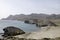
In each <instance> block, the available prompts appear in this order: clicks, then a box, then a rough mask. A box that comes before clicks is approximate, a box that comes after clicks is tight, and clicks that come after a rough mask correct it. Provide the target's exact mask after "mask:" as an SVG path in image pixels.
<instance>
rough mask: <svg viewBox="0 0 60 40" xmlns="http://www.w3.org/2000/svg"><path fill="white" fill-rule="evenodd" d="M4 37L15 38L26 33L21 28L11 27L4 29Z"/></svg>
mask: <svg viewBox="0 0 60 40" xmlns="http://www.w3.org/2000/svg"><path fill="white" fill-rule="evenodd" d="M3 31H4V35H3V36H5V37H6V36H15V35H20V34H25V32H24V31H23V30H21V29H19V28H16V27H13V26H9V27H6V28H4V29H3Z"/></svg>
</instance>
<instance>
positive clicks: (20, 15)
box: [2, 13, 60, 21]
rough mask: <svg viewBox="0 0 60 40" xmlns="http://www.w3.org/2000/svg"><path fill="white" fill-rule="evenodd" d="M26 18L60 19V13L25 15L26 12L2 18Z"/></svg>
mask: <svg viewBox="0 0 60 40" xmlns="http://www.w3.org/2000/svg"><path fill="white" fill-rule="evenodd" d="M26 19H60V14H57V15H56V14H51V15H48V14H42V13H41V14H34V13H32V14H30V15H24V14H18V15H9V16H8V17H7V18H2V20H22V21H24V20H26Z"/></svg>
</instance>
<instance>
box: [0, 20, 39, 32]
mask: <svg viewBox="0 0 60 40" xmlns="http://www.w3.org/2000/svg"><path fill="white" fill-rule="evenodd" d="M7 26H15V27H17V28H20V29H22V30H23V31H25V32H34V31H38V30H40V28H39V27H36V25H35V24H26V23H24V22H23V21H16V20H0V33H3V28H5V27H7Z"/></svg>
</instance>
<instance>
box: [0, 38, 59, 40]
mask: <svg viewBox="0 0 60 40" xmlns="http://www.w3.org/2000/svg"><path fill="white" fill-rule="evenodd" d="M0 40H60V37H56V38H42V39H26V38H17V37H6V38H3V39H0Z"/></svg>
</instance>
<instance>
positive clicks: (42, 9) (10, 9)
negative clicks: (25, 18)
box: [0, 0, 60, 19]
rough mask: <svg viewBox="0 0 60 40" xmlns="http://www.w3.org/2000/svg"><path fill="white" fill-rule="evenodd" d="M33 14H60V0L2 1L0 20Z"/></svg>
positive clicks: (0, 2) (0, 1)
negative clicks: (17, 15)
mask: <svg viewBox="0 0 60 40" xmlns="http://www.w3.org/2000/svg"><path fill="white" fill-rule="evenodd" d="M31 13H38V14H39V13H45V14H60V0H0V19H1V18H6V17H8V16H9V15H16V14H31Z"/></svg>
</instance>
